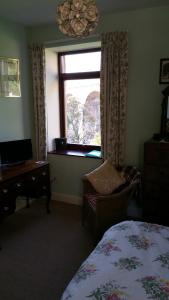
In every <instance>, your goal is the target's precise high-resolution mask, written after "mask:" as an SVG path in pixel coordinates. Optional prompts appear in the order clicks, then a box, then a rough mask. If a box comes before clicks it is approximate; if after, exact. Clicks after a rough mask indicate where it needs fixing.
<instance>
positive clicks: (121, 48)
mask: <svg viewBox="0 0 169 300" xmlns="http://www.w3.org/2000/svg"><path fill="white" fill-rule="evenodd" d="M101 56H102V58H101V99H100V101H101V144H102V152H103V158H104V159H107V158H111V159H112V162H113V164H115V165H120V164H122V163H123V161H124V150H125V136H126V135H125V132H126V106H127V82H128V35H127V33H126V32H110V33H105V34H102V38H101Z"/></svg>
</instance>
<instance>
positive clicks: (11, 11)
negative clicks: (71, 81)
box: [0, 0, 169, 25]
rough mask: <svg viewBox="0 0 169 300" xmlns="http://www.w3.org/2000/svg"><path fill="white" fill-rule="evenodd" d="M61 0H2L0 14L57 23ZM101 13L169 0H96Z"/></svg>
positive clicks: (24, 21) (29, 22) (28, 21)
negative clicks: (57, 11) (57, 12)
mask: <svg viewBox="0 0 169 300" xmlns="http://www.w3.org/2000/svg"><path fill="white" fill-rule="evenodd" d="M59 2H60V1H59V0H0V16H2V17H4V18H6V19H9V20H12V21H16V22H18V23H21V24H24V25H41V24H48V23H55V21H56V7H57V4H58V3H59ZM96 3H97V7H98V9H99V11H100V14H101V15H104V14H107V13H113V12H120V11H127V10H135V9H142V8H148V7H155V6H164V5H169V0H96Z"/></svg>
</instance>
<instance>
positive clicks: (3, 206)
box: [0, 183, 16, 215]
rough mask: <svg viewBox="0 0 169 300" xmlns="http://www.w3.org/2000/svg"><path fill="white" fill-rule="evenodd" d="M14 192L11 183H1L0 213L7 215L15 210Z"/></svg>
mask: <svg viewBox="0 0 169 300" xmlns="http://www.w3.org/2000/svg"><path fill="white" fill-rule="evenodd" d="M15 199H16V193H15V190H13V187H12V183H11V184H10V185H9V183H8V184H3V185H1V188H0V215H8V214H11V213H13V212H14V211H15Z"/></svg>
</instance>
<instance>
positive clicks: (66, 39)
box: [44, 34, 101, 45]
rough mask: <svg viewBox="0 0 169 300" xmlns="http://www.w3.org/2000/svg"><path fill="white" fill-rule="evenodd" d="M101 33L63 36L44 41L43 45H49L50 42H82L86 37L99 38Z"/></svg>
mask: <svg viewBox="0 0 169 300" xmlns="http://www.w3.org/2000/svg"><path fill="white" fill-rule="evenodd" d="M100 37H101V35H100V34H93V35H89V36H87V37H80V38H71V37H70V38H63V39H58V40H52V41H45V42H44V45H50V44H56V43H57V44H60V43H67V42H78V43H79V42H83V41H87V40H88V39H92V38H100Z"/></svg>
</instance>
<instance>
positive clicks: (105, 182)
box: [86, 160, 126, 195]
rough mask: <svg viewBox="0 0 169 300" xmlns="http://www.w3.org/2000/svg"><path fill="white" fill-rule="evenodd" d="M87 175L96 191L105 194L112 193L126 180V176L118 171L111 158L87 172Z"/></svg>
mask: <svg viewBox="0 0 169 300" xmlns="http://www.w3.org/2000/svg"><path fill="white" fill-rule="evenodd" d="M86 177H87V179H88V180H89V182H90V183H91V184H92V186H93V187H94V189H95V190H96V192H98V193H99V194H103V195H108V194H111V193H112V192H113V191H114V190H115V189H117V188H118V187H119V186H120V185H122V184H124V183H125V181H126V180H125V178H124V176H123V175H122V174H121V173H120V172H118V171H117V169H116V168H115V167H114V166H113V165H112V163H111V161H110V160H106V161H105V162H104V163H103V164H102V165H101V166H99V167H98V168H97V169H95V170H94V171H92V172H90V173H88V174H86Z"/></svg>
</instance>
